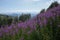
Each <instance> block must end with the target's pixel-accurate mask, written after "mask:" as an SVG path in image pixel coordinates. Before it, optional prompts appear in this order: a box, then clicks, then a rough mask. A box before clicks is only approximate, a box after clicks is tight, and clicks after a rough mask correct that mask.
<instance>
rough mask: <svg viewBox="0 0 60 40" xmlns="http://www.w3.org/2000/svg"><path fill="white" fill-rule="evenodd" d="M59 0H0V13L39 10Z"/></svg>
mask: <svg viewBox="0 0 60 40" xmlns="http://www.w3.org/2000/svg"><path fill="white" fill-rule="evenodd" d="M54 1H58V2H60V0H0V13H6V12H40V10H41V9H44V8H45V9H46V8H48V6H49V5H50V4H51V3H52V2H54Z"/></svg>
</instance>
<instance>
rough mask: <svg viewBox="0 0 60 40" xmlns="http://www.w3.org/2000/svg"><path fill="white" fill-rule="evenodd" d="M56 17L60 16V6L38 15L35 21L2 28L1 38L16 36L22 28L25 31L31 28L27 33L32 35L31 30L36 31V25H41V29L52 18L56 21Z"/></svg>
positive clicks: (0, 29)
mask: <svg viewBox="0 0 60 40" xmlns="http://www.w3.org/2000/svg"><path fill="white" fill-rule="evenodd" d="M55 16H60V5H59V6H58V7H55V8H53V9H50V10H48V11H46V12H45V13H41V14H38V15H37V16H36V17H34V18H33V19H30V20H27V21H25V22H19V23H17V24H12V25H10V26H7V27H5V28H3V27H1V28H0V37H1V36H3V34H5V35H7V34H8V35H15V33H18V32H19V30H20V28H22V29H23V30H24V31H25V29H26V28H28V27H29V28H31V29H30V30H29V31H28V32H27V33H30V32H31V30H35V29H36V24H39V25H40V27H43V25H44V26H46V25H47V23H48V19H50V18H52V19H53V20H54V19H55Z"/></svg>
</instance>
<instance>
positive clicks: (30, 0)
mask: <svg viewBox="0 0 60 40" xmlns="http://www.w3.org/2000/svg"><path fill="white" fill-rule="evenodd" d="M23 1H24V2H37V1H40V0H23Z"/></svg>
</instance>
